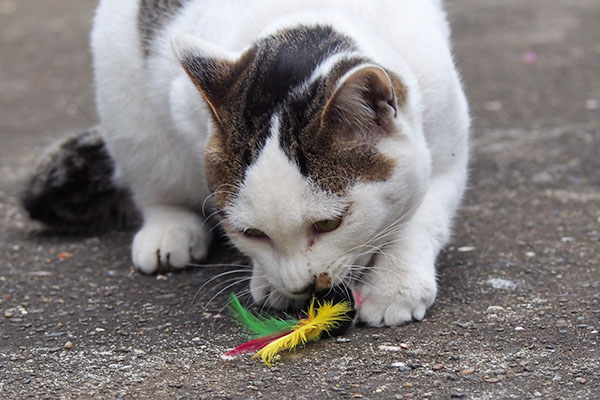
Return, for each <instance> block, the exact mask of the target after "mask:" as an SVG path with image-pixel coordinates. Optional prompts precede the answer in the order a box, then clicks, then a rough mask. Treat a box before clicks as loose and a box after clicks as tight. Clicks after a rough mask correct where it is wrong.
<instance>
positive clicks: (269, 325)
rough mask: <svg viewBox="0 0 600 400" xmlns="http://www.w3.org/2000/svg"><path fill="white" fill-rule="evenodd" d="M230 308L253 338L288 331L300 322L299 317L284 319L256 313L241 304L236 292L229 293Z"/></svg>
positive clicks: (240, 324) (234, 316)
mask: <svg viewBox="0 0 600 400" xmlns="http://www.w3.org/2000/svg"><path fill="white" fill-rule="evenodd" d="M229 309H230V311H231V314H232V315H233V318H234V319H235V321H236V322H237V323H238V325H239V326H241V327H242V328H245V329H246V330H248V331H249V332H251V333H252V337H253V338H259V337H263V336H268V335H273V334H276V333H282V332H287V331H290V330H291V329H292V327H293V326H295V325H296V324H297V323H298V320H297V319H282V318H278V317H273V316H262V315H257V314H254V313H253V312H251V311H248V310H246V309H245V308H244V306H242V305H241V304H240V301H239V300H238V298H237V296H236V295H235V293H231V294H230V295H229Z"/></svg>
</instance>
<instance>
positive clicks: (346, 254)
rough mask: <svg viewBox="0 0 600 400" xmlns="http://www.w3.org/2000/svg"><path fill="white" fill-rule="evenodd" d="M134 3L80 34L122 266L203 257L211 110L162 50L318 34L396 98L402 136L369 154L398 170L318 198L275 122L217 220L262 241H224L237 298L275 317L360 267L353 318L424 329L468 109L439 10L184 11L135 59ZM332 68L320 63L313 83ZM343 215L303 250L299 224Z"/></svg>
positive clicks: (459, 184) (409, 2) (237, 47)
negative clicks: (385, 79)
mask: <svg viewBox="0 0 600 400" xmlns="http://www.w3.org/2000/svg"><path fill="white" fill-rule="evenodd" d="M138 3H139V2H138V1H120V0H102V1H101V3H100V6H99V7H98V11H97V15H96V19H95V27H94V31H93V33H92V49H93V53H94V69H95V79H96V86H97V103H98V112H99V115H100V119H101V125H102V130H103V135H104V139H105V141H106V143H107V145H108V148H109V150H110V152H111V155H112V156H113V157H114V159H115V161H116V164H117V168H118V174H117V178H118V180H119V182H121V183H122V184H123V185H126V186H128V187H130V188H131V190H132V192H133V195H134V199H135V201H136V203H137V204H138V206H139V207H140V209H141V210H142V213H143V215H144V221H145V222H144V226H143V228H142V229H141V231H140V232H138V234H137V235H136V237H135V240H134V243H133V250H132V252H133V259H134V263H135V264H136V266H137V267H138V268H140V269H142V270H143V271H145V272H153V271H155V270H156V268H157V267H158V266H159V265H160V264H162V263H166V262H167V258H166V257H167V256H166V255H167V254H169V260H168V261H169V263H170V264H172V266H175V267H183V266H185V265H186V264H187V263H188V262H189V261H190V259H191V258H202V257H204V256H205V254H206V251H207V248H208V245H207V244H208V241H209V240H210V235H209V233H208V229H207V228H206V227H205V226H204V225H203V224H202V221H201V218H199V217H198V216H197V214H198V212H199V211H200V209H201V208H202V205H203V203H204V200H205V199H206V198H207V197H208V196H209V195H210V193H209V190H208V188H207V185H206V183H205V177H204V172H203V167H202V166H203V161H204V160H203V157H204V156H203V150H204V147H205V145H206V141H207V138H208V135H209V132H210V121H209V113H208V109H207V106H206V104H205V103H204V102H203V100H202V98H201V96H200V95H199V93H198V91H197V90H196V88H195V87H194V85H193V84H192V83H191V81H190V80H189V79H188V77H187V76H186V74H185V72H184V71H183V69H182V68H181V66H180V65H179V62H178V60H177V58H176V56H175V52H174V51H173V47H172V45H171V40H172V38H173V37H174V36H179V35H182V34H188V35H191V36H193V37H195V38H198V39H200V41H196V43H194V40H192V39H190V38H189V37H187V36H179V37H180V38H182V37H183V38H184V39H179V40H178V41H176V43H175V44H174V47H175V49H176V50H177V53H179V54H181V53H182V52H185V51H186V49H187V51H192V49H193V48H198V47H202V48H204V51H209V52H211V54H219V53H222V54H227V57H234V56H235V54H239V53H241V52H242V51H243V49H244V48H246V47H248V46H249V45H250V44H251V42H252V41H253V40H254V39H255V38H256V37H259V36H262V35H265V34H267V33H269V32H273V31H274V30H276V29H279V28H281V27H286V26H290V25H293V24H296V23H299V22H302V23H309V24H310V23H317V22H327V23H329V24H332V25H333V26H334V27H335V28H336V29H337V30H339V31H341V32H344V33H346V34H347V35H349V36H351V37H352V38H353V39H354V40H355V41H356V42H357V43H358V46H359V48H360V51H361V52H363V53H364V54H366V55H367V56H369V57H370V58H371V59H372V60H374V61H375V62H376V63H378V64H380V65H382V66H384V67H385V68H386V69H388V70H391V71H394V72H395V73H396V74H397V75H399V76H400V77H401V79H402V81H403V83H404V84H405V85H406V86H407V88H408V102H407V104H406V106H405V107H404V108H402V109H401V110H399V114H398V117H397V119H396V121H395V124H396V126H397V128H398V130H399V131H401V132H402V133H403V135H398V137H394V138H391V139H385V141H384V142H381V143H380V144H379V146H380V149H381V151H382V152H384V153H385V154H387V155H389V156H391V157H394V159H396V160H398V161H399V163H398V165H397V168H396V170H395V173H394V176H393V177H392V178H391V179H390V180H389V181H387V182H377V183H361V184H359V185H356V186H354V187H353V188H352V190H351V193H349V195H348V196H347V197H345V198H336V197H334V196H331V195H327V194H326V193H323V192H320V191H319V190H318V189H316V187H315V186H314V185H312V184H311V183H310V182H309V181H307V180H306V179H304V178H303V177H302V176H301V175H300V174H299V172H298V171H297V168H296V167H295V166H294V165H293V164H292V163H291V162H289V161H288V160H287V158H286V157H285V155H283V153H282V152H281V150H280V149H279V147H278V146H277V145H276V137H277V134H278V132H277V129H276V124H275V125H274V129H273V131H272V137H271V138H270V139H269V140H270V142H268V143H267V145H266V146H265V148H264V149H263V152H262V154H261V155H260V157H259V159H258V161H257V163H256V164H255V165H254V166H253V167H252V168H251V169H250V170H249V171H248V178H247V179H246V181H245V182H244V184H243V188H242V191H241V192H240V196H239V197H238V199H237V202H236V203H235V204H234V206H233V207H232V208H231V210H230V211H231V214H232V221H234V223H235V224H237V227H238V228H240V229H243V228H246V227H253V228H257V229H261V230H263V231H264V232H265V233H268V234H269V236H270V237H271V238H272V240H271V243H269V242H265V241H256V240H253V239H249V238H246V237H242V236H240V235H236V234H235V233H231V234H230V236H231V239H232V240H233V241H234V243H235V244H236V245H237V246H238V247H239V248H240V249H241V250H242V251H244V252H245V253H246V254H248V255H249V256H251V257H252V258H253V261H254V267H255V274H254V278H253V280H252V283H251V290H252V294H253V296H254V298H255V299H256V300H257V301H259V302H262V301H269V302H271V303H272V304H273V305H276V306H285V305H287V304H288V303H289V302H290V301H292V300H290V299H294V297H297V296H294V295H293V294H292V293H293V292H294V291H297V290H299V289H300V288H301V287H303V285H305V284H306V283H307V282H308V281H310V279H311V277H312V276H313V275H314V274H318V273H320V272H324V271H325V272H328V273H330V274H331V276H332V277H333V278H334V281H336V280H337V282H339V280H341V279H343V278H344V277H345V276H346V275H347V273H348V270H349V267H348V265H349V264H358V265H362V266H363V267H364V268H363V270H364V271H365V272H366V273H365V275H364V276H363V277H362V281H363V284H362V285H358V287H357V290H358V292H359V294H360V297H361V301H362V304H363V306H362V309H361V310H359V319H360V320H362V321H364V322H366V323H368V324H370V325H375V326H379V325H397V324H400V323H403V322H406V321H408V320H411V319H413V318H414V319H422V318H423V316H424V314H425V310H426V309H427V307H429V306H430V305H431V304H432V303H433V301H434V299H435V295H436V282H435V268H434V263H435V259H436V256H437V254H438V252H439V250H440V249H441V248H442V247H443V246H444V245H445V243H446V242H447V241H448V239H449V235H450V225H451V220H452V217H453V215H454V213H455V210H456V208H457V206H458V204H459V202H460V198H461V196H462V193H463V191H464V186H465V181H466V164H467V156H468V154H467V153H468V151H467V137H468V128H469V118H468V111H467V104H466V100H465V97H464V94H463V91H462V89H461V86H460V82H459V78H458V74H457V72H456V69H455V67H454V65H453V61H452V57H451V50H450V44H449V28H448V25H447V23H446V19H445V14H444V12H443V10H442V8H441V4H440V1H439V0H380V1H370V2H367V1H361V0H329V1H324V0H293V1H292V0H288V1H285V2H284V1H279V0H261V1H258V0H253V1H242V0H238V1H233V0H232V1H222V0H218V1H217V0H190V4H189V5H188V6H187V7H186V10H185V12H184V13H181V14H180V15H178V16H177V18H175V19H174V20H173V21H172V22H171V23H170V25H169V26H168V27H167V29H166V30H165V32H163V33H161V34H160V35H159V36H158V38H157V39H156V43H155V44H154V48H153V50H154V52H153V56H152V57H151V58H150V59H149V60H147V61H145V60H144V59H143V51H142V48H141V45H140V43H141V42H140V39H139V35H138V31H137V11H138ZM206 42H208V43H211V45H210V46H206V45H203V44H202V43H206ZM219 49H221V50H219ZM330 66H331V63H327V62H325V63H323V64H322V66H321V68H319V69H317V70H316V71H315V74H314V76H315V77H316V76H318V75H319V74H324V73H326V72H327V70H328V69H329V68H330ZM347 206H349V207H350V211H349V213H348V215H347V216H346V217H345V218H344V222H343V224H342V226H340V227H339V228H338V229H337V230H335V231H333V232H330V233H327V234H324V235H321V236H319V237H318V238H316V241H315V242H314V244H313V245H312V246H311V245H309V244H310V241H311V240H312V239H314V238H312V237H310V233H309V231H310V229H309V228H310V224H311V222H314V221H317V220H320V219H327V218H331V217H334V216H337V215H339V213H340V212H341V210H343V209H345V207H347ZM399 219H400V222H399V223H397V224H396V225H392V227H393V228H394V229H390V230H389V233H388V234H386V235H383V236H382V235H379V236H381V237H378V233H381V232H382V230H384V229H385V228H386V227H388V226H390V225H391V224H394V221H397V220H399ZM396 228H397V229H396ZM367 263H369V265H368V268H367ZM268 293H271V296H270V298H269V299H267V297H268V296H269V295H268Z"/></svg>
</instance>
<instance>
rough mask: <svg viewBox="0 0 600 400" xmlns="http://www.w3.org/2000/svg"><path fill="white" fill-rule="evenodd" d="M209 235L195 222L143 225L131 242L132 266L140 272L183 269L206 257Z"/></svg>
mask: <svg viewBox="0 0 600 400" xmlns="http://www.w3.org/2000/svg"><path fill="white" fill-rule="evenodd" d="M209 245H210V234H209V233H208V231H207V229H206V228H205V227H203V226H202V225H201V223H197V221H196V220H193V221H191V222H186V223H184V224H171V225H166V226H165V225H162V224H161V225H156V224H146V225H144V227H143V228H142V229H141V230H140V231H139V232H138V233H137V234H136V235H135V238H134V239H133V248H132V256H133V263H134V264H135V266H136V267H137V268H138V269H140V270H141V271H142V272H144V273H147V274H151V273H154V272H156V271H157V270H158V269H169V268H175V269H182V268H186V267H187V266H188V264H189V263H190V261H192V260H201V259H203V258H205V257H206V255H207V253H208V248H209Z"/></svg>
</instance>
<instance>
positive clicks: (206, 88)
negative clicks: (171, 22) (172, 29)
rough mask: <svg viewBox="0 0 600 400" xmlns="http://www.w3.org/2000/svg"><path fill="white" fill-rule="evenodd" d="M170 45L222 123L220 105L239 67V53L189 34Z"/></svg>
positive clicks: (178, 37)
mask: <svg viewBox="0 0 600 400" xmlns="http://www.w3.org/2000/svg"><path fill="white" fill-rule="evenodd" d="M171 45H172V47H173V51H174V52H175V55H176V57H177V59H178V60H179V62H180V63H181V65H182V66H183V68H184V69H185V71H186V72H187V74H188V75H189V77H190V79H191V80H192V82H193V83H194V85H195V86H196V88H197V89H198V91H199V92H200V94H201V95H202V97H204V100H205V101H206V103H207V104H208V106H209V107H210V109H211V111H212V113H213V116H214V117H215V119H216V120H217V122H218V123H221V118H220V117H219V109H220V108H221V107H222V106H223V104H225V102H226V100H227V98H228V97H229V94H230V91H231V88H232V86H233V85H234V83H235V80H236V77H237V74H236V71H238V70H239V68H237V66H238V64H239V60H238V56H237V54H234V53H230V52H228V51H225V50H223V49H221V48H219V47H217V46H215V45H213V44H211V43H209V42H206V41H204V40H202V39H198V38H196V37H193V36H190V35H187V34H181V35H177V36H175V37H173V38H172V39H171Z"/></svg>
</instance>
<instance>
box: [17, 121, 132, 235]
mask: <svg viewBox="0 0 600 400" xmlns="http://www.w3.org/2000/svg"><path fill="white" fill-rule="evenodd" d="M113 172H114V164H113V161H112V159H111V158H110V156H109V154H108V151H107V149H106V147H105V144H104V141H103V140H102V137H101V136H100V133H99V130H98V128H90V129H88V130H86V131H84V132H82V133H80V134H78V135H76V136H73V137H71V138H69V139H67V140H65V141H64V142H62V143H61V144H60V145H59V146H58V147H57V148H55V149H54V150H53V151H51V152H49V153H47V155H46V156H45V157H44V158H43V159H42V160H40V162H39V164H38V166H37V168H36V171H35V173H34V174H33V176H32V177H31V178H30V180H29V182H28V183H27V185H26V188H25V190H24V191H23V193H22V196H21V202H22V204H23V207H24V208H25V210H27V212H28V213H29V215H30V217H31V218H32V219H35V220H38V221H40V222H43V223H44V224H46V225H47V226H48V227H49V228H51V229H53V230H55V231H60V232H66V233H78V232H98V231H106V230H109V229H126V228H131V227H133V226H134V225H135V224H136V223H137V222H138V220H139V215H138V212H137V210H136V208H135V206H134V205H133V202H132V200H131V196H130V194H129V192H128V191H127V190H125V189H121V188H118V187H116V186H115V184H114V183H113V181H112V176H113Z"/></svg>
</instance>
